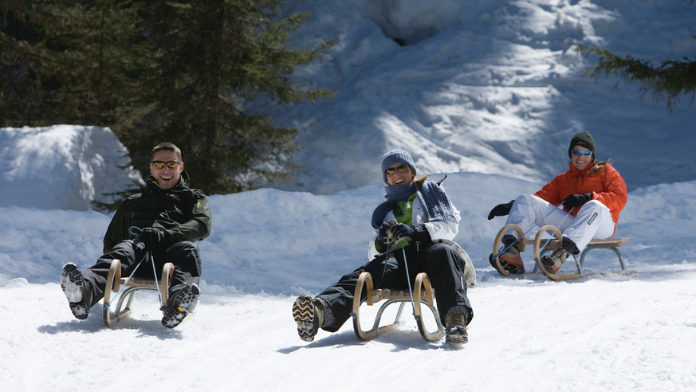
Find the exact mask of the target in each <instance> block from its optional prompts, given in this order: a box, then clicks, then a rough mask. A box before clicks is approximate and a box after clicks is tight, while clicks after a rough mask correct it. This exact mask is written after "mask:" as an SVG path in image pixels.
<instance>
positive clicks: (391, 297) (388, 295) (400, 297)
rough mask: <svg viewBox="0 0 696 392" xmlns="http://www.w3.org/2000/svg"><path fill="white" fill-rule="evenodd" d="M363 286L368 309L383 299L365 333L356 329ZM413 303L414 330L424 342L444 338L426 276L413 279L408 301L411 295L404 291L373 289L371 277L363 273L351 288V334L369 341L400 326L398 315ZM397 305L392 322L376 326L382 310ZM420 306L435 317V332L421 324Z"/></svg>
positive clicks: (358, 321) (358, 325)
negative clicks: (397, 308)
mask: <svg viewBox="0 0 696 392" xmlns="http://www.w3.org/2000/svg"><path fill="white" fill-rule="evenodd" d="M363 287H364V288H365V293H366V298H365V301H364V302H365V303H367V305H368V306H372V305H374V304H375V303H377V302H380V301H383V300H386V302H385V303H384V304H383V305H382V306H381V307H380V308H379V310H378V311H377V315H376V316H375V321H374V324H373V325H372V328H371V329H370V330H368V331H363V330H362V327H361V326H360V305H361V303H362V301H361V296H362V293H363ZM411 301H413V306H414V316H415V318H416V323H417V324H418V330H419V331H420V333H421V336H423V338H424V339H425V340H428V341H435V340H439V339H440V338H442V336H443V335H444V327H443V326H442V323H441V321H440V315H439V313H438V312H437V308H435V299H434V290H433V288H432V286H431V285H430V280H429V279H428V276H427V275H426V274H425V273H424V272H421V273H420V274H418V275H417V276H416V282H415V285H414V295H413V299H411V295H410V294H409V292H408V290H393V289H373V284H372V275H370V273H369V272H363V273H361V274H360V276H359V277H358V282H357V284H356V286H355V293H354V297H353V312H352V313H351V315H352V316H353V329H354V330H355V335H356V336H357V337H358V339H360V340H371V339H374V338H376V337H377V336H379V334H380V333H383V332H386V331H387V330H391V329H393V328H395V327H397V326H398V325H400V324H401V314H402V311H403V307H404V304H406V303H408V302H411ZM395 303H399V310H398V312H397V315H396V317H395V320H394V322H393V323H391V324H388V325H385V326H382V327H380V326H379V323H380V321H381V318H382V314H383V313H384V310H385V309H386V308H387V307H388V306H389V305H392V304H395ZM421 303H424V304H426V305H427V306H428V307H429V308H430V310H431V312H432V313H433V316H434V317H435V322H436V323H437V327H438V329H437V330H436V331H435V332H429V331H428V330H427V329H426V328H425V324H424V322H423V317H422V312H421Z"/></svg>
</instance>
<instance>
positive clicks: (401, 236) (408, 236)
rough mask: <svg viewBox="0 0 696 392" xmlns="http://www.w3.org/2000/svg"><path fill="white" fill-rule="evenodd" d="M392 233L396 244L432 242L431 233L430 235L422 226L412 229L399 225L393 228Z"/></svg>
mask: <svg viewBox="0 0 696 392" xmlns="http://www.w3.org/2000/svg"><path fill="white" fill-rule="evenodd" d="M391 233H392V236H393V237H394V240H395V241H396V242H399V241H412V242H420V243H422V244H424V243H428V242H430V241H431V239H430V233H428V230H427V229H426V228H425V226H422V225H418V226H414V227H411V226H408V225H405V224H403V223H398V224H396V225H394V227H392V228H391Z"/></svg>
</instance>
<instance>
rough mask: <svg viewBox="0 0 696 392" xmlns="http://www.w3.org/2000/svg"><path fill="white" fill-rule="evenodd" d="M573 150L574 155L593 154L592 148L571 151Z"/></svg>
mask: <svg viewBox="0 0 696 392" xmlns="http://www.w3.org/2000/svg"><path fill="white" fill-rule="evenodd" d="M571 152H572V153H573V155H580V154H582V155H590V154H592V151H590V150H585V151H580V150H573V151H571Z"/></svg>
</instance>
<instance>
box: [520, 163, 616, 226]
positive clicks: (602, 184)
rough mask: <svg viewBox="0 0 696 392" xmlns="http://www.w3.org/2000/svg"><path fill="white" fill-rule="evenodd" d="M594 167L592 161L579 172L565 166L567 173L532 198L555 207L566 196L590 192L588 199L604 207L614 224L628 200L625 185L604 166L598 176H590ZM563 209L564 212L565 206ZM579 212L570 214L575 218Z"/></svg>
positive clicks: (613, 170)
mask: <svg viewBox="0 0 696 392" xmlns="http://www.w3.org/2000/svg"><path fill="white" fill-rule="evenodd" d="M594 165H595V163H594V162H592V163H590V164H589V165H587V167H586V168H585V170H583V171H582V172H581V171H580V170H578V169H577V168H576V167H575V166H573V164H572V163H569V164H568V166H570V170H568V171H567V172H565V173H561V174H559V175H557V176H556V178H554V179H553V180H552V181H551V182H549V183H548V184H546V185H544V187H543V188H541V190H539V192H537V193H535V194H534V196H537V197H540V198H542V199H544V200H546V201H548V202H549V203H551V204H553V205H555V206H557V205H560V204H561V203H562V202H563V200H565V198H566V197H568V196H570V195H573V194H577V193H590V192H591V193H592V200H597V201H599V202H600V203H602V204H604V205H605V206H607V207H608V208H609V211H611V217H612V219H613V220H614V223H617V222H618V221H619V213H621V210H623V208H624V207H625V206H626V201H627V200H628V196H627V192H626V183H625V182H624V180H623V178H621V175H620V174H619V172H618V171H616V169H614V168H613V167H611V166H609V165H606V166H604V168H602V169H601V170H600V171H599V173H596V174H594V175H593V176H590V175H589V174H588V172H589V171H590V169H591V168H592V167H594ZM563 209H564V210H565V211H568V209H567V208H565V207H564V208H563ZM579 210H580V209H579V208H575V209H574V210H573V212H572V213H571V215H573V216H576V215H577V213H578V211H579Z"/></svg>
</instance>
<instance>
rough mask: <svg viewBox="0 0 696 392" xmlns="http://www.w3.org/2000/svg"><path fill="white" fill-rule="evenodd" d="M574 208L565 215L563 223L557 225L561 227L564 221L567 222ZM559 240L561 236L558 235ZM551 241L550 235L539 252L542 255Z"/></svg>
mask: <svg viewBox="0 0 696 392" xmlns="http://www.w3.org/2000/svg"><path fill="white" fill-rule="evenodd" d="M556 208H558V207H556ZM559 209H560V208H559ZM574 209H575V207H573V208H571V209H570V211H568V213H567V215H566V216H564V217H563V220H561V223H559V224H558V226H557V227H560V226H561V225H562V224H563V222H565V220H566V218H567V217H569V216H570V213H571V212H573V210H574ZM547 216H548V215H547ZM540 229H541V227H540ZM558 240H559V241H560V240H561V238H560V237H558ZM549 241H551V237H549V238H548V239H547V240H546V242H544V246H542V247H541V249H540V250H539V254H540V255H542V254H544V250H545V249H546V245H548V244H549ZM539 257H541V256H539ZM539 260H541V259H539Z"/></svg>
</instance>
